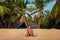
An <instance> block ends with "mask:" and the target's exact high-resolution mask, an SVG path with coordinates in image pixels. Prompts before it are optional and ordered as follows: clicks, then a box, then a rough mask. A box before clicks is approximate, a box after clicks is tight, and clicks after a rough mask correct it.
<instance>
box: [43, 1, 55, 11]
mask: <svg viewBox="0 0 60 40" xmlns="http://www.w3.org/2000/svg"><path fill="white" fill-rule="evenodd" d="M55 3H56V1H55V0H54V1H52V2H50V3H48V4H47V5H46V6H45V7H44V10H49V11H51V10H52V8H53V6H54V5H55Z"/></svg>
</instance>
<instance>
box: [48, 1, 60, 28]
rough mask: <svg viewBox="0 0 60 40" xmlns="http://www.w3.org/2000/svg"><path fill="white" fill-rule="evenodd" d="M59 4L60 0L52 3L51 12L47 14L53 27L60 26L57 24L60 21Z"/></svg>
mask: <svg viewBox="0 0 60 40" xmlns="http://www.w3.org/2000/svg"><path fill="white" fill-rule="evenodd" d="M59 6H60V0H56V4H55V5H54V7H53V9H52V11H51V13H50V14H49V17H50V19H51V20H50V21H52V22H51V24H52V23H54V24H52V25H53V27H56V28H60V27H58V26H59V25H58V24H59V22H60V18H59V17H60V11H59V9H60V7H59ZM54 25H55V26H54Z"/></svg>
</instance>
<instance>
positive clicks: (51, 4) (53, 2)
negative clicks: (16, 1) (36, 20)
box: [26, 0, 56, 18]
mask: <svg viewBox="0 0 60 40" xmlns="http://www.w3.org/2000/svg"><path fill="white" fill-rule="evenodd" d="M31 1H32V0H30V2H31ZM55 3H56V1H55V0H54V1H52V2H50V3H48V4H47V5H46V6H45V7H44V9H43V10H49V11H51V10H52V8H53V6H54V5H55ZM29 6H32V7H36V6H35V5H34V4H28V5H27V7H29ZM29 13H30V12H29ZM36 14H37V13H35V14H34V15H32V18H33V17H34V16H35V15H36ZM26 16H27V15H26Z"/></svg>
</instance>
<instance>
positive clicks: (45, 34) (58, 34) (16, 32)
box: [0, 29, 60, 40]
mask: <svg viewBox="0 0 60 40" xmlns="http://www.w3.org/2000/svg"><path fill="white" fill-rule="evenodd" d="M33 31H34V37H32V36H30V37H27V36H26V29H0V40H60V30H59V29H33Z"/></svg>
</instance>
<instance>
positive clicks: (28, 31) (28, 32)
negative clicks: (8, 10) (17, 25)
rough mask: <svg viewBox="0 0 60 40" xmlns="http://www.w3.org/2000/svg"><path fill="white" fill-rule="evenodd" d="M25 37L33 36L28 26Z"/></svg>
mask: <svg viewBox="0 0 60 40" xmlns="http://www.w3.org/2000/svg"><path fill="white" fill-rule="evenodd" d="M27 36H33V30H32V28H31V26H28V28H27Z"/></svg>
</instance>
